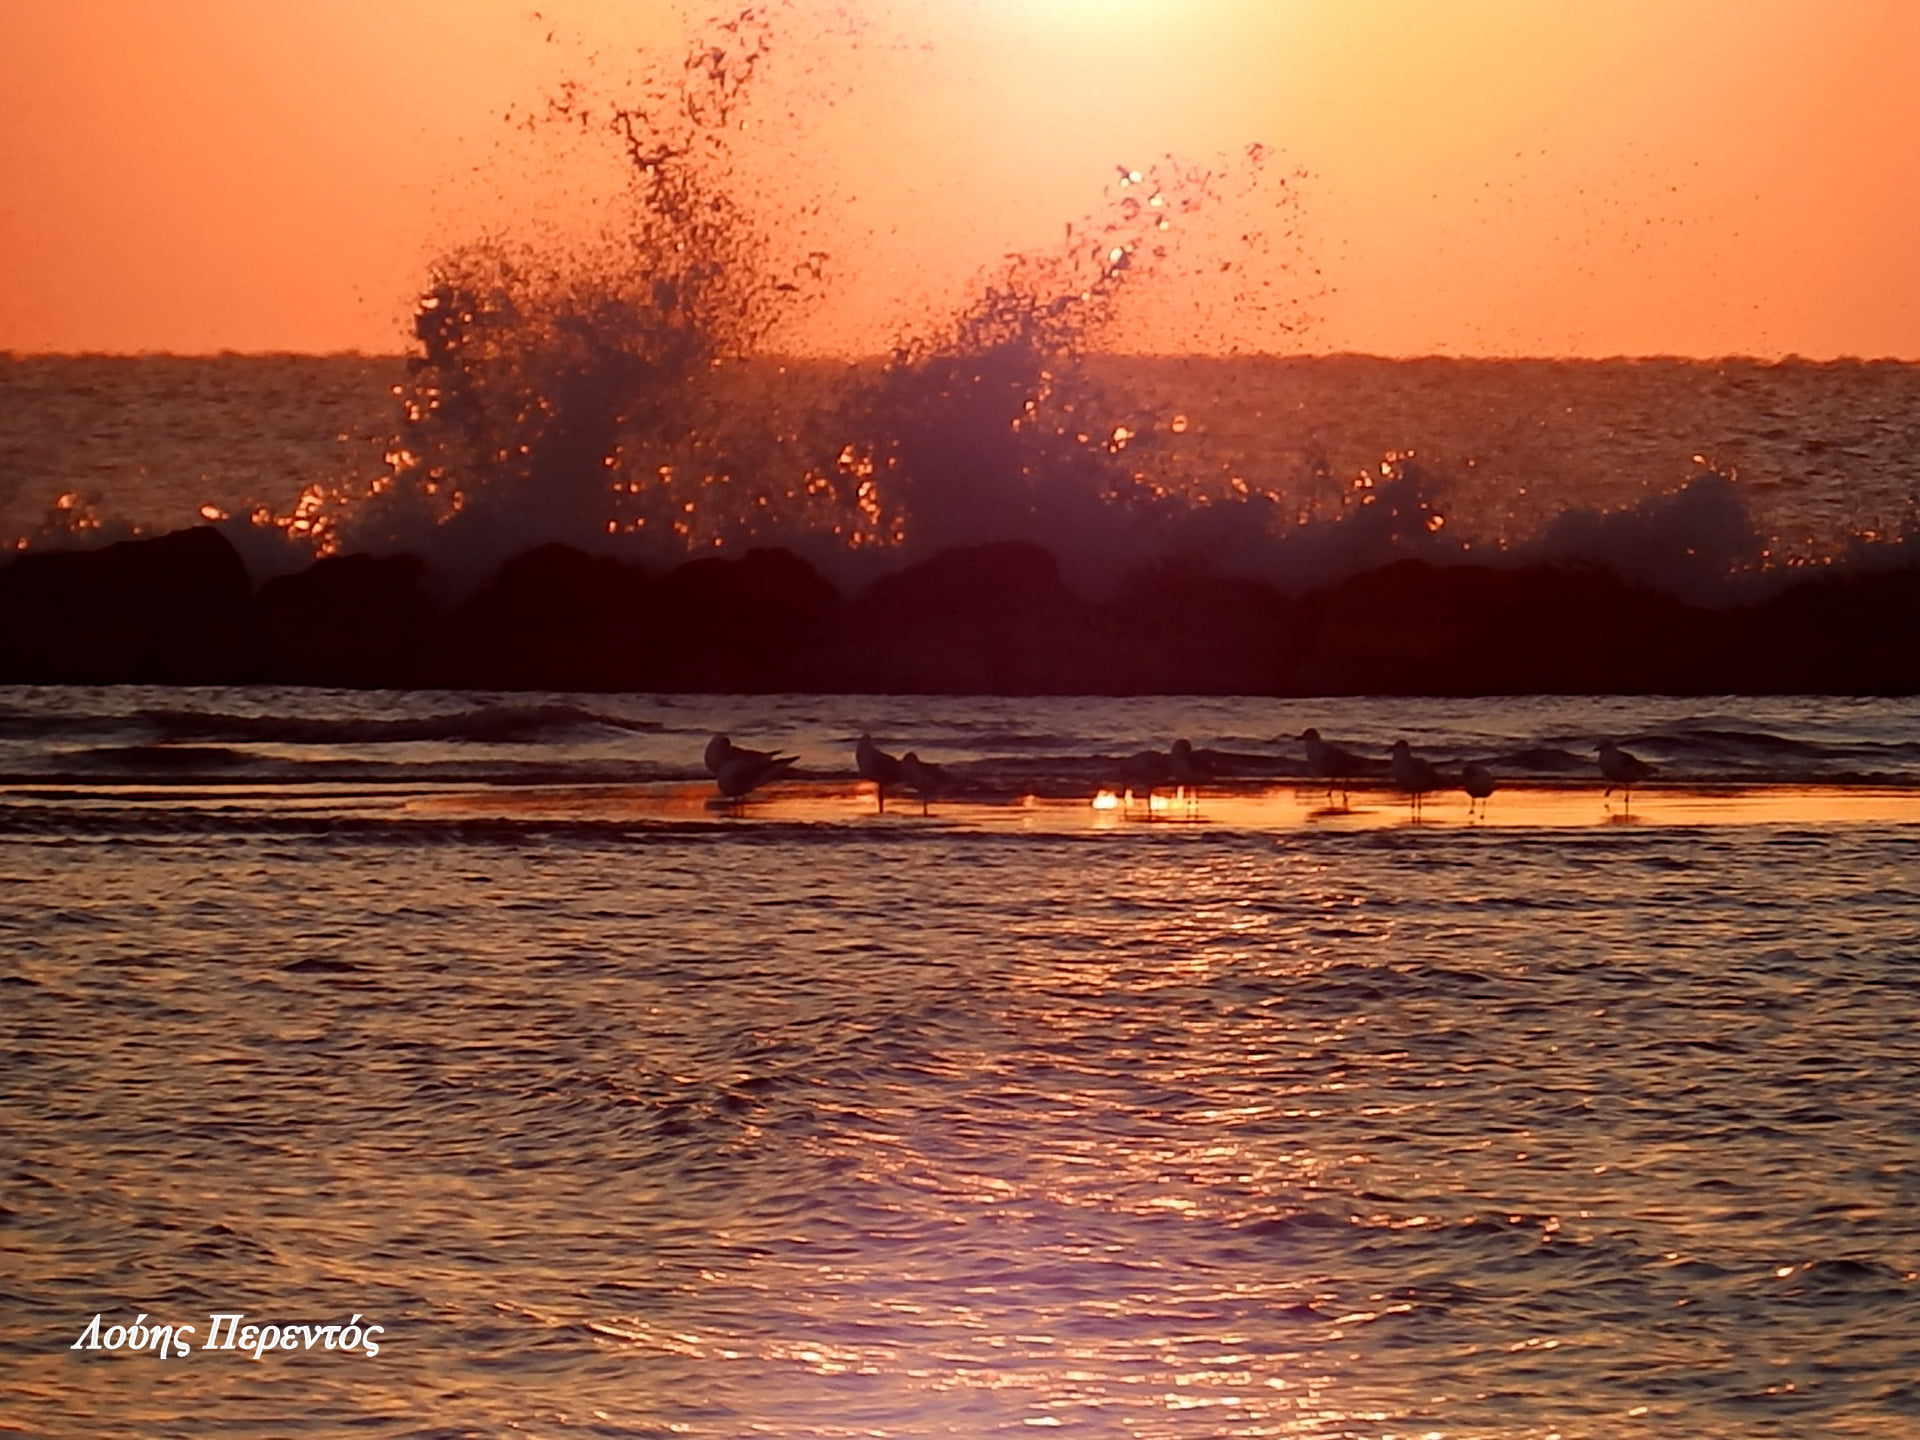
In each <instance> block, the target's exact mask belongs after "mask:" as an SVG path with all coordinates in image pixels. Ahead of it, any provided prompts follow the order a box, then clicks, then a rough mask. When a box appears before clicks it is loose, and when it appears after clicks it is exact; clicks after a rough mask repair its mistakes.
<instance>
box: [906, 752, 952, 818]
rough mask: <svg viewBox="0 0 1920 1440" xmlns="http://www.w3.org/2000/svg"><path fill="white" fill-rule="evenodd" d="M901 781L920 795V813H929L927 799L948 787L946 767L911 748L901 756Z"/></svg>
mask: <svg viewBox="0 0 1920 1440" xmlns="http://www.w3.org/2000/svg"><path fill="white" fill-rule="evenodd" d="M900 783H901V784H903V785H905V786H906V787H907V789H909V790H911V791H913V793H914V794H916V795H918V796H919V797H920V813H921V814H922V815H924V814H926V813H927V800H928V799H929V798H930V797H931V796H934V795H938V794H941V793H942V792H943V791H945V790H946V788H947V772H946V770H945V768H944V767H942V766H939V765H934V764H930V763H929V762H927V761H925V760H922V759H921V758H920V757H919V756H918V755H916V754H914V753H913V751H911V750H909V751H908V752H907V753H906V754H904V755H902V756H901V757H900Z"/></svg>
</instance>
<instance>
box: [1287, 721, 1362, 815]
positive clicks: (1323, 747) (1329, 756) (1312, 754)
mask: <svg viewBox="0 0 1920 1440" xmlns="http://www.w3.org/2000/svg"><path fill="white" fill-rule="evenodd" d="M1300 743H1301V744H1303V745H1305V746H1306V747H1307V769H1308V770H1309V771H1311V772H1312V773H1313V775H1314V776H1315V777H1316V778H1317V779H1321V780H1324V781H1326V782H1327V803H1328V804H1329V805H1331V804H1332V803H1333V791H1334V786H1335V785H1336V784H1338V785H1339V788H1340V803H1341V804H1342V805H1344V804H1346V803H1347V787H1346V785H1345V783H1344V782H1345V781H1347V780H1350V779H1352V778H1353V777H1354V776H1355V775H1358V774H1359V773H1360V772H1361V771H1362V770H1364V769H1365V768H1366V762H1365V761H1363V760H1362V759H1361V758H1360V757H1359V756H1358V755H1356V754H1354V753H1353V752H1352V751H1351V750H1342V749H1341V748H1340V747H1339V746H1338V745H1329V744H1328V743H1327V742H1326V741H1324V740H1322V739H1321V738H1320V732H1319V731H1318V730H1313V729H1307V730H1302V731H1301V732H1300Z"/></svg>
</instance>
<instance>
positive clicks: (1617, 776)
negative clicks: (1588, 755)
mask: <svg viewBox="0 0 1920 1440" xmlns="http://www.w3.org/2000/svg"><path fill="white" fill-rule="evenodd" d="M1595 753H1597V754H1598V755H1599V757H1600V773H1601V775H1603V776H1604V777H1605V778H1606V780H1607V788H1606V790H1605V792H1603V793H1605V794H1607V795H1611V794H1613V792H1614V790H1615V789H1616V788H1618V789H1619V790H1621V791H1622V792H1623V793H1624V794H1625V795H1626V803H1627V805H1628V806H1629V807H1630V806H1632V804H1633V787H1634V786H1636V785H1638V784H1639V783H1640V782H1641V781H1642V780H1645V779H1646V778H1647V777H1648V776H1650V775H1652V774H1653V773H1654V772H1653V766H1651V765H1649V764H1648V763H1647V762H1646V761H1644V760H1642V759H1641V758H1640V757H1639V756H1638V755H1629V754H1628V753H1627V752H1626V751H1624V750H1622V749H1621V748H1620V747H1619V746H1618V745H1616V744H1614V743H1613V742H1612V741H1611V740H1602V741H1601V742H1600V748H1599V750H1598V751H1596V752H1595Z"/></svg>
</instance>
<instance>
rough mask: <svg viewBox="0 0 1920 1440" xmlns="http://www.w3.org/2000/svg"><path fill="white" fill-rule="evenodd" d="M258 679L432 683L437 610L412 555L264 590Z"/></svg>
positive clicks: (285, 578)
mask: <svg viewBox="0 0 1920 1440" xmlns="http://www.w3.org/2000/svg"><path fill="white" fill-rule="evenodd" d="M256 611H257V615H258V631H259V636H260V659H259V665H258V673H259V677H260V678H261V679H263V680H269V681H278V682H280V683H282V684H290V685H340V686H348V687H354V688H359V689H388V688H392V689H401V688H406V687H410V686H420V685H426V684H429V683H431V680H430V677H431V673H432V669H433V660H434V641H435V639H436V637H435V635H434V621H435V611H434V606H433V604H432V603H431V601H430V600H429V599H428V597H427V592H426V566H425V564H424V563H423V562H422V561H421V560H420V559H419V558H418V557H417V556H413V555H392V556H385V557H381V558H378V559H376V558H375V557H373V556H371V555H341V556H331V557H328V558H327V559H324V560H317V561H315V562H314V563H313V564H312V565H311V566H309V567H308V568H307V569H305V570H302V571H301V572H300V573H299V574H297V575H282V576H280V577H278V578H277V579H274V580H270V581H268V582H267V584H266V585H265V586H263V587H262V588H261V591H260V596H259V599H258V601H257V602H256Z"/></svg>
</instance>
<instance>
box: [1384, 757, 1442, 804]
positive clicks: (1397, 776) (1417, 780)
mask: <svg viewBox="0 0 1920 1440" xmlns="http://www.w3.org/2000/svg"><path fill="white" fill-rule="evenodd" d="M1393 783H1394V784H1395V785H1397V786H1398V787H1399V788H1400V789H1402V790H1404V791H1406V792H1407V796H1408V800H1407V803H1408V805H1409V806H1410V807H1411V808H1412V810H1413V816H1414V818H1415V819H1416V820H1417V819H1419V818H1420V797H1421V796H1422V795H1424V794H1426V793H1427V791H1429V790H1438V789H1439V788H1440V772H1439V771H1437V770H1435V769H1434V768H1433V762H1432V761H1429V760H1422V759H1421V758H1420V757H1419V756H1418V755H1416V754H1414V753H1413V751H1412V749H1411V748H1410V747H1409V746H1408V745H1407V742H1406V741H1404V740H1396V741H1394V742H1393Z"/></svg>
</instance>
